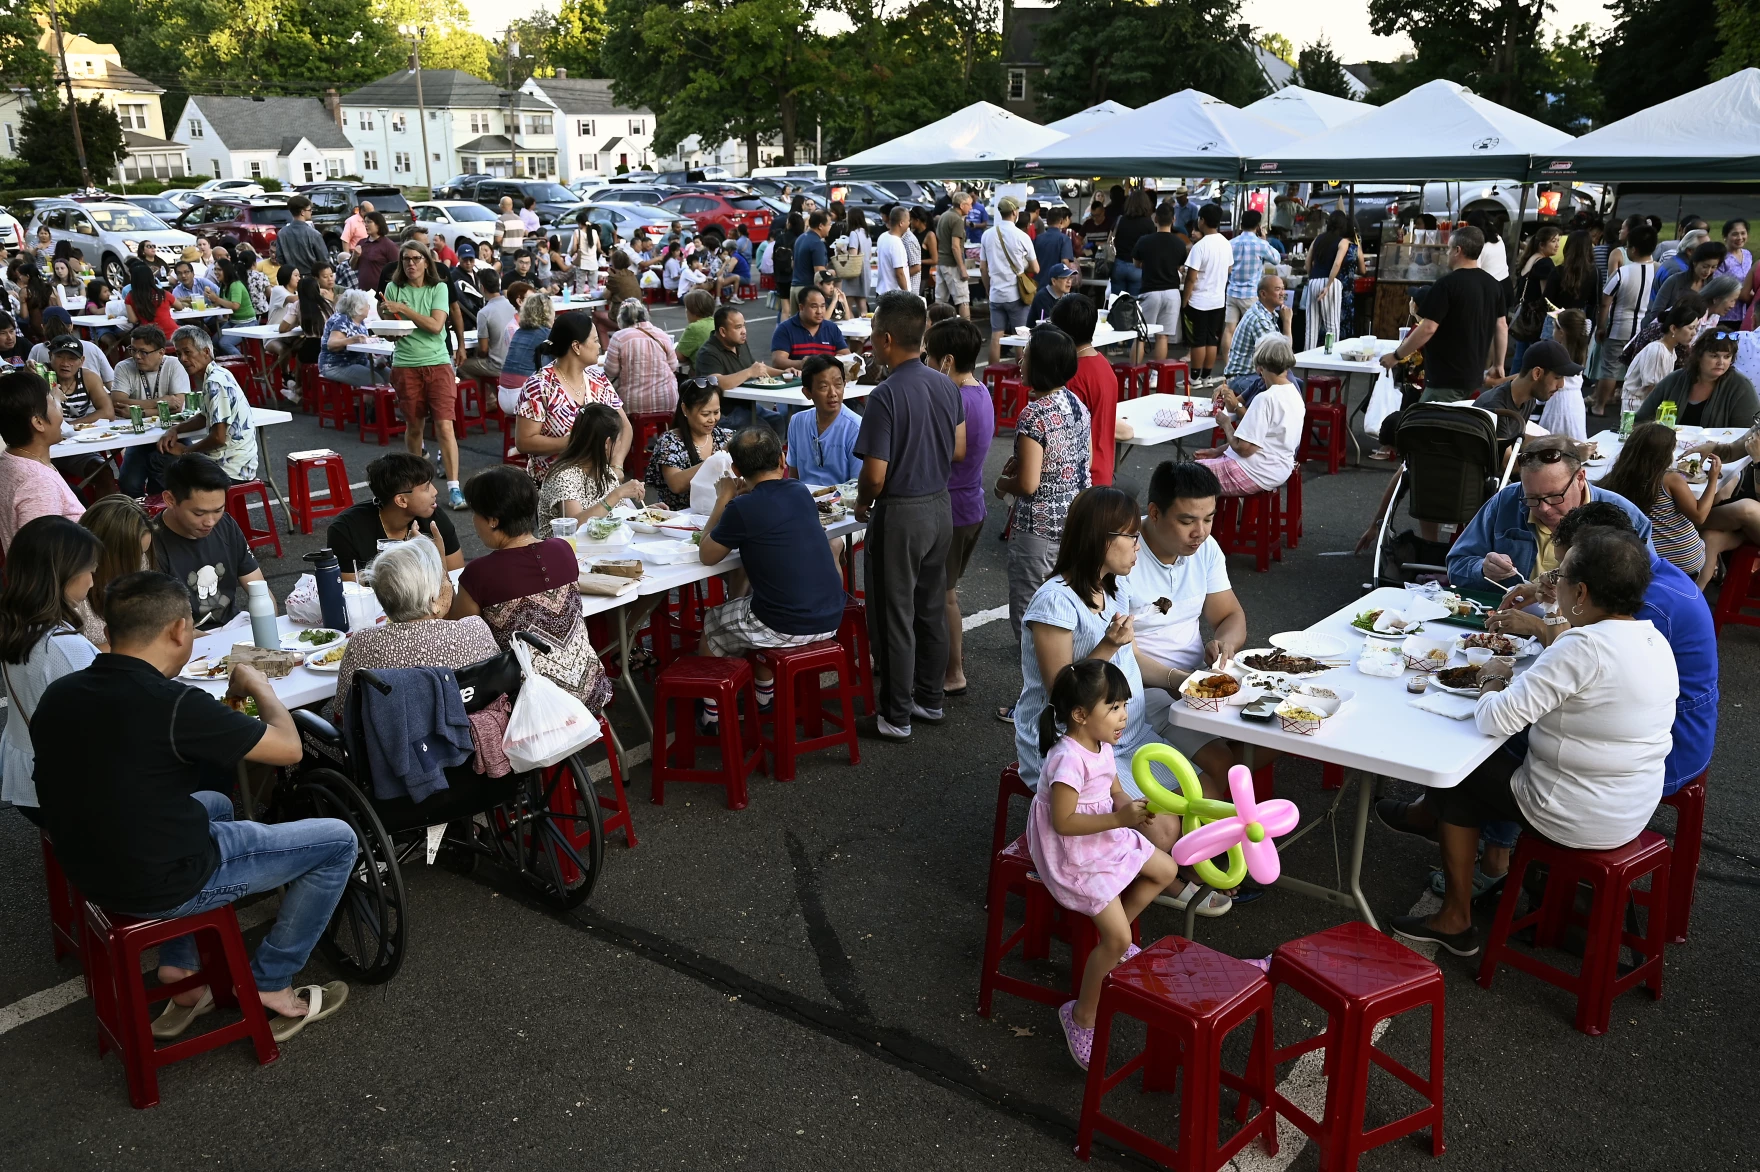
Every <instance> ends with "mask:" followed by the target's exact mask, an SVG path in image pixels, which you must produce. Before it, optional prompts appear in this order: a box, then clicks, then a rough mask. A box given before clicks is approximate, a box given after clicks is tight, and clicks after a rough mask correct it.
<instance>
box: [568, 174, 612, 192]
mask: <svg viewBox="0 0 1760 1172" xmlns="http://www.w3.org/2000/svg"><path fill="white" fill-rule="evenodd" d="M609 182H611V180H610V177H609V176H605V175H601V174H599V173H598V172H596V171H595V172H591V173H589V174H585V175H576V176H575V177H574V178H573V179H570V180H569V181H568V183H567V184H566V186H567V188H568V189H569V190H570V191H574V192H587V191H595V190H597V189H599V188H601V187H604V186H605V185H606V184H607V183H609Z"/></svg>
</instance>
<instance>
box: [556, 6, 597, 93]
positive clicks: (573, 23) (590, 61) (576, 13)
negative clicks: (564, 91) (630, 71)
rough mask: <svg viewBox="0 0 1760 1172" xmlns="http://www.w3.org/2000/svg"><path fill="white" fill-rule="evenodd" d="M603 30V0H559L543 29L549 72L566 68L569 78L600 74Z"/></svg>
mask: <svg viewBox="0 0 1760 1172" xmlns="http://www.w3.org/2000/svg"><path fill="white" fill-rule="evenodd" d="M605 33H606V27H605V0H562V6H561V7H560V8H558V9H557V10H556V15H555V16H554V17H552V18H551V21H550V27H549V29H547V30H546V32H545V37H544V41H543V60H544V64H545V66H546V68H547V69H548V70H549V72H550V73H552V74H554V73H555V71H556V70H557V69H558V68H561V69H566V70H568V75H569V76H570V77H602V76H604V74H603V72H602V66H601V63H600V62H601V55H602V54H603V53H604V51H605Z"/></svg>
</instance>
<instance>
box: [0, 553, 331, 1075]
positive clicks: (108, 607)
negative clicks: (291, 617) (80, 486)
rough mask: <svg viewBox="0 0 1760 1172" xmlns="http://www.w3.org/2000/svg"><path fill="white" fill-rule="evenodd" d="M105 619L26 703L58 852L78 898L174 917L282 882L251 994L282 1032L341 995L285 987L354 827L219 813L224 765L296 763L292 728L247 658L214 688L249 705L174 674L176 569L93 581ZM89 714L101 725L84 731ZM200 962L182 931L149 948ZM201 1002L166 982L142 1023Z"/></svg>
mask: <svg viewBox="0 0 1760 1172" xmlns="http://www.w3.org/2000/svg"><path fill="white" fill-rule="evenodd" d="M104 619H105V622H106V623H107V625H108V629H109V634H110V651H109V652H108V653H107V654H104V655H100V656H98V657H97V658H96V659H95V660H93V661H92V663H91V665H90V666H89V667H87V668H86V669H85V670H84V671H78V672H74V673H73V674H71V675H66V676H63V677H61V678H60V679H58V680H56V681H55V682H54V683H53V684H51V685H50V686H49V688H48V690H46V691H45V692H44V693H43V696H42V699H41V700H40V701H39V702H38V703H37V708H36V711H35V712H34V713H33V714H32V717H31V745H32V747H33V749H34V750H35V753H36V766H35V777H36V783H37V796H38V798H39V800H40V801H41V803H42V814H43V822H44V825H45V826H46V827H47V829H48V830H49V833H50V834H51V835H52V836H53V837H54V840H55V852H56V856H57V858H58V859H59V861H60V863H61V866H62V868H63V869H64V870H65V871H66V872H67V875H68V877H69V878H70V879H72V880H73V882H74V884H75V886H77V887H78V888H79V889H80V891H81V892H82V893H83V894H84V895H85V897H86V898H87V899H89V900H91V901H92V902H93V903H95V904H97V905H98V906H100V907H103V908H107V909H111V910H114V911H117V912H121V913H124V914H128V915H139V916H149V917H153V918H162V919H175V918H177V917H179V916H190V915H195V914H196V913H198V912H206V911H212V910H213V909H214V908H216V907H219V906H221V905H223V904H228V903H231V902H233V901H234V900H237V899H240V898H242V897H244V896H246V895H251V894H255V893H258V892H267V891H273V890H274V889H276V888H278V887H283V886H285V887H286V890H285V892H284V893H283V894H282V897H281V911H280V914H279V916H278V917H277V918H276V920H275V926H274V927H273V928H271V929H270V930H269V935H268V938H267V939H265V940H264V941H263V943H262V944H261V945H259V946H258V948H257V952H256V956H255V957H254V958H252V961H251V975H252V977H253V978H255V980H256V985H257V995H258V996H259V997H260V998H261V999H262V1002H263V1005H264V1006H265V1007H266V1008H267V1009H269V1010H271V1011H273V1012H275V1013H279V1014H280V1015H281V1018H280V1019H277V1020H275V1021H274V1022H273V1026H272V1028H273V1029H274V1032H275V1034H276V1035H277V1040H282V1039H285V1038H287V1037H291V1036H292V1034H293V1033H295V1032H297V1031H298V1029H299V1028H300V1027H301V1026H303V1025H304V1024H306V1023H305V1022H304V1021H302V1020H299V1019H301V1018H305V1017H307V1016H308V1014H309V1015H310V1016H311V1020H316V1018H318V1017H323V1016H328V1015H329V1013H331V1012H334V1011H335V1009H336V1008H337V1007H339V1006H341V1004H342V1002H343V1000H344V999H346V997H347V995H348V988H347V986H346V985H343V984H342V983H341V982H340V981H337V982H332V983H331V984H330V985H326V986H316V985H309V986H306V987H304V988H302V989H299V990H295V989H294V988H293V987H292V985H293V978H294V975H295V974H297V973H298V972H299V970H300V969H302V968H303V967H305V963H306V958H307V957H308V956H309V955H310V954H311V951H312V948H313V947H314V946H315V945H316V944H317V942H318V938H319V937H320V936H321V935H322V934H323V932H324V929H325V927H326V926H327V925H328V924H329V922H330V916H331V913H332V912H333V911H334V910H335V908H336V904H337V901H338V900H339V899H340V898H341V896H342V889H343V887H344V886H345V885H346V884H347V882H348V876H349V874H350V872H351V871H353V869H354V864H355V858H356V856H357V854H358V853H359V849H360V847H359V844H358V842H357V841H356V839H355V836H354V831H353V830H351V829H350V828H349V825H348V823H346V822H341V821H338V820H336V819H334V818H308V819H303V820H300V821H294V822H281V823H276V824H273V825H271V824H268V823H263V822H235V821H233V820H232V799H231V798H230V797H229V796H227V794H226V793H224V792H221V791H222V789H223V788H229V787H230V784H231V779H232V776H233V774H234V772H235V770H236V769H237V766H238V764H239V763H240V762H241V761H251V762H256V763H258V764H263V765H270V766H283V765H297V764H298V763H299V761H300V757H301V753H302V749H301V745H300V738H299V732H298V731H297V730H296V729H295V728H294V725H293V718H292V716H290V715H289V714H288V711H287V709H286V708H285V707H284V706H283V705H282V703H281V701H280V700H279V699H277V698H276V696H275V689H274V688H273V687H272V686H271V685H270V683H269V681H268V680H267V679H266V678H264V676H263V674H262V673H261V672H259V671H257V670H256V669H255V668H252V667H249V666H244V665H240V666H238V667H235V668H234V669H233V671H232V676H231V679H230V681H229V683H228V685H227V688H226V697H227V699H228V700H236V701H240V702H242V701H243V700H245V699H247V698H248V699H252V700H255V701H256V705H257V712H258V716H256V717H252V716H246V715H245V714H244V713H243V712H237V711H234V710H233V709H232V708H231V707H229V706H228V705H227V704H223V703H221V702H220V701H219V700H217V699H216V698H215V697H214V696H213V695H211V694H209V693H208V692H205V691H203V690H202V689H200V688H194V687H190V686H189V685H187V684H182V683H179V682H178V681H177V679H176V678H175V677H176V676H177V675H178V673H179V672H181V671H182V670H183V668H184V665H185V664H187V663H188V662H189V657H190V650H191V648H192V647H193V646H194V644H195V638H196V630H195V623H194V621H193V619H192V617H191V613H190V595H189V591H188V590H186V589H185V588H184V586H183V584H182V583H181V582H178V581H176V580H175V579H173V578H170V577H168V576H166V575H164V574H160V573H155V572H153V571H151V570H143V571H141V572H140V573H136V574H128V575H126V576H124V577H121V578H118V579H117V580H116V581H114V582H112V583H110V586H109V588H108V589H106V590H105V592H104ZM99 712H101V713H104V714H105V718H104V719H105V721H106V727H105V729H104V735H102V736H94V735H92V731H93V726H92V714H93V713H99ZM199 967H200V960H199V959H198V957H197V953H196V946H195V940H194V938H193V937H190V936H182V937H179V938H178V939H176V940H171V941H168V942H166V943H165V944H164V945H162V946H161V947H160V949H159V980H160V982H161V983H164V984H170V983H173V982H177V981H182V980H184V979H185V978H186V977H189V976H190V975H192V974H193V973H194V972H195V971H196V970H197V969H198V968H199ZM123 975H124V976H126V975H127V974H123ZM135 979H138V978H135ZM213 1007H214V998H213V996H212V994H211V993H210V992H209V990H207V989H206V988H192V989H185V990H181V991H179V992H177V993H174V994H173V995H172V1003H171V1004H170V1005H167V1006H166V1007H165V1011H164V1013H163V1014H161V1015H160V1017H159V1019H158V1020H157V1021H156V1022H154V1024H153V1035H154V1036H155V1037H158V1038H170V1037H176V1036H177V1035H178V1034H180V1033H182V1032H183V1031H184V1030H185V1029H187V1028H188V1026H189V1024H190V1023H191V1022H192V1021H194V1020H195V1018H197V1017H200V1016H201V1015H202V1014H204V1013H207V1012H208V1011H209V1010H211V1009H212V1008H213Z"/></svg>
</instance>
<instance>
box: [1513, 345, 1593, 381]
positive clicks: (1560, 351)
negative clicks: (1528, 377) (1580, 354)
mask: <svg viewBox="0 0 1760 1172" xmlns="http://www.w3.org/2000/svg"><path fill="white" fill-rule="evenodd" d="M1536 366H1538V367H1540V368H1541V369H1542V370H1544V371H1546V372H1548V373H1549V374H1564V375H1571V374H1582V373H1583V367H1582V364H1581V363H1577V362H1572V361H1571V356H1570V355H1569V354H1567V353H1565V349H1564V347H1563V346H1560V345H1559V344H1558V343H1557V342H1554V341H1553V340H1552V339H1551V338H1547V339H1545V340H1544V341H1540V342H1535V343H1534V344H1533V345H1531V346H1529V347H1528V348H1527V349H1526V350H1524V351H1522V369H1523V370H1533V369H1534V368H1535V367H1536Z"/></svg>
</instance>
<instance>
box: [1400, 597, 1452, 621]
mask: <svg viewBox="0 0 1760 1172" xmlns="http://www.w3.org/2000/svg"><path fill="white" fill-rule="evenodd" d="M1448 614H1449V610H1448V608H1447V607H1446V606H1443V605H1442V604H1441V603H1440V602H1437V601H1436V600H1435V599H1434V598H1428V597H1426V596H1425V595H1422V594H1414V595H1413V596H1412V597H1411V598H1409V599H1407V600H1406V618H1408V619H1410V620H1411V621H1412V622H1414V623H1427V622H1430V621H1431V620H1433V619H1442V618H1447V617H1448Z"/></svg>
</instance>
